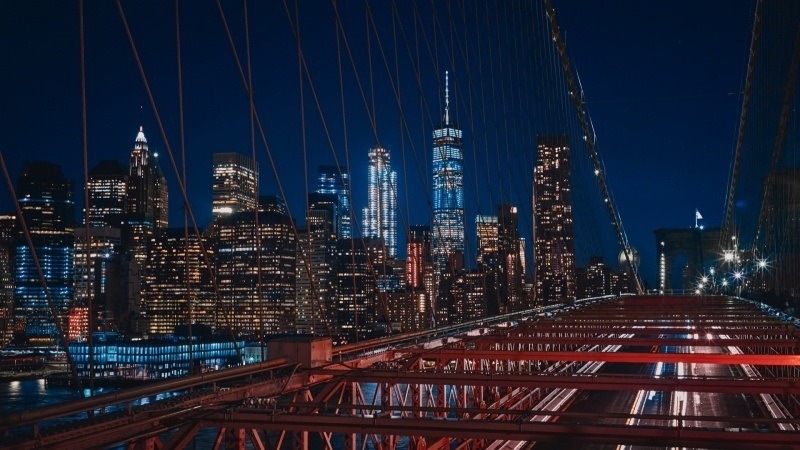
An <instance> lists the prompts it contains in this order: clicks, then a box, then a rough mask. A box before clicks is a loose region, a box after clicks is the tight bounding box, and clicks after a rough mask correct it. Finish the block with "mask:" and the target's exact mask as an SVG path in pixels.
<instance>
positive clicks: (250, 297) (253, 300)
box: [215, 202, 297, 336]
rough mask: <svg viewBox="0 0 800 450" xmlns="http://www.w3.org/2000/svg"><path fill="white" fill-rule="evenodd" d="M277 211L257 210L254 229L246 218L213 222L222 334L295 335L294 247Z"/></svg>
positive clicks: (289, 226)
mask: <svg viewBox="0 0 800 450" xmlns="http://www.w3.org/2000/svg"><path fill="white" fill-rule="evenodd" d="M278 205H279V203H274V202H266V203H264V204H262V205H261V209H262V210H261V211H260V212H259V213H258V228H256V224H255V215H254V214H252V213H246V212H242V213H235V214H232V215H230V216H228V217H226V218H222V219H220V220H219V221H218V222H217V231H216V233H217V237H216V243H215V255H216V257H215V259H216V268H217V284H218V286H219V294H220V305H219V311H218V312H217V324H218V326H219V327H221V328H232V329H235V330H237V331H240V332H243V333H248V334H252V335H259V336H260V335H268V334H275V333H294V332H295V320H296V305H295V297H296V293H295V288H296V269H297V264H296V258H297V242H296V240H295V230H294V224H293V223H292V221H291V220H290V219H289V217H288V216H287V215H286V214H282V213H281V212H280V211H281V209H280V208H279V207H278ZM256 230H258V231H256ZM256 232H258V233H259V235H258V239H257V238H256ZM257 243H260V248H259V246H258V245H257ZM259 267H260V270H259ZM259 279H260V280H261V283H260V284H259Z"/></svg>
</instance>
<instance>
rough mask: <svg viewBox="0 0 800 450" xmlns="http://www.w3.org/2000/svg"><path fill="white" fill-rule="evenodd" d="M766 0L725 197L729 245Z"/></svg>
mask: <svg viewBox="0 0 800 450" xmlns="http://www.w3.org/2000/svg"><path fill="white" fill-rule="evenodd" d="M763 5H764V0H757V2H756V10H755V14H754V15H753V31H752V33H751V38H750V52H749V57H748V61H747V74H746V75H745V83H744V93H743V95H742V110H741V115H740V117H739V131H738V133H737V136H736V147H735V149H734V154H733V161H732V163H731V171H730V185H729V186H728V192H727V196H726V199H725V217H724V219H723V225H722V233H721V235H720V242H721V243H723V244H725V245H727V244H728V242H729V241H730V238H731V236H733V234H734V231H733V229H734V227H735V222H734V217H733V205H734V201H735V197H736V184H737V182H738V180H739V165H740V162H741V159H742V148H743V146H744V133H745V124H746V123H747V114H748V111H749V109H750V95H751V92H752V87H753V78H754V75H755V65H756V57H757V56H758V42H759V38H760V36H761V22H762V21H761V14H762V10H763Z"/></svg>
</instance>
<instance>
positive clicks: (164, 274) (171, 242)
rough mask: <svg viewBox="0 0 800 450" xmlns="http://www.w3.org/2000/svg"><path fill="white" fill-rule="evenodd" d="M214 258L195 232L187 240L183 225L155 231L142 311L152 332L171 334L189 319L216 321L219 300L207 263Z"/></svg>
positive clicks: (200, 321) (196, 321) (193, 320)
mask: <svg viewBox="0 0 800 450" xmlns="http://www.w3.org/2000/svg"><path fill="white" fill-rule="evenodd" d="M203 249H205V252H206V254H205V256H204V255H203V253H202V252H203ZM212 258H213V254H212V253H211V252H210V250H209V249H208V246H207V245H205V244H203V245H202V246H201V244H200V240H199V239H198V238H197V236H196V235H195V234H193V233H190V234H189V236H188V240H187V236H186V234H185V230H184V228H183V227H179V228H164V229H161V230H159V231H157V232H156V234H155V236H153V238H152V239H151V240H150V245H149V246H148V251H147V265H146V266H145V283H144V284H145V286H144V293H143V296H142V314H143V316H144V317H145V319H146V320H147V325H148V330H149V332H150V333H151V334H156V335H166V334H172V333H174V331H175V327H177V326H180V325H185V324H187V323H189V321H190V320H191V322H192V323H203V324H208V325H211V324H213V323H214V314H215V312H216V311H215V308H214V305H215V303H216V302H215V301H214V300H215V298H214V293H213V288H212V286H211V284H210V279H209V272H208V266H207V265H206V260H208V261H212Z"/></svg>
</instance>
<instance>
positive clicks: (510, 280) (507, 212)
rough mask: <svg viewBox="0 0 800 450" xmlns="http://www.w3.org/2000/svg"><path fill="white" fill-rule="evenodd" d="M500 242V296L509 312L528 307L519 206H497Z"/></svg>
mask: <svg viewBox="0 0 800 450" xmlns="http://www.w3.org/2000/svg"><path fill="white" fill-rule="evenodd" d="M497 217H498V223H497V225H498V242H499V244H500V247H499V250H500V262H501V265H500V269H501V271H500V273H501V274H502V278H501V280H500V298H501V299H502V300H503V301H504V302H506V304H507V305H508V309H509V312H514V311H522V310H524V309H527V307H528V306H531V305H527V304H525V302H524V300H525V297H524V295H523V294H524V293H523V288H524V285H523V275H524V274H523V272H522V261H521V260H520V252H521V250H522V249H521V248H520V238H519V229H518V226H517V224H518V219H517V207H516V206H512V205H509V204H502V205H500V206H499V207H498V208H497Z"/></svg>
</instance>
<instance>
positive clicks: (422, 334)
mask: <svg viewBox="0 0 800 450" xmlns="http://www.w3.org/2000/svg"><path fill="white" fill-rule="evenodd" d="M614 298H618V296H616V295H603V296H599V297H588V298H584V299H580V300H575V302H574V304H584V303H591V302H596V301H603V300H611V299H614ZM572 305H573V304H568V303H553V304H549V305H542V306H537V307H535V308H531V309H526V310H524V311H517V312H513V313H507V314H500V315H497V316H492V317H484V318H481V319H474V320H469V321H466V322H461V323H457V324H453V325H446V326H443V327H437V328H434V329H431V330H423V331H411V332H408V333H401V334H396V335H393V336H387V337H384V338H378V339H370V340H368V341H363V342H359V343H353V344H345V345H341V346H338V347H335V348H334V349H333V355H334V357H338V359H339V360H340V361H341V360H344V359H346V358H349V357H356V356H358V355H362V354H364V353H367V352H375V351H379V350H380V349H382V348H388V347H396V346H398V345H412V344H418V343H420V342H424V341H429V340H432V339H438V338H443V337H448V336H454V335H457V334H460V333H463V332H465V331H469V330H474V329H476V328H481V327H489V326H494V325H499V324H501V323H504V322H514V321H517V320H520V319H522V318H525V317H531V316H535V315H536V314H539V313H542V312H553V311H557V310H560V309H563V308H566V307H569V306H572Z"/></svg>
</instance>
